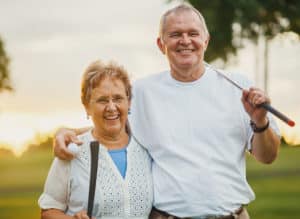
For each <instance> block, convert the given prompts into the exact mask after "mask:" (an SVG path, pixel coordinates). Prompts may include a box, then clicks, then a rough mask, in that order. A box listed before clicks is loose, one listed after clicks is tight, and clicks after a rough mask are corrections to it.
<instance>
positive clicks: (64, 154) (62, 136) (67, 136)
mask: <svg viewBox="0 0 300 219" xmlns="http://www.w3.org/2000/svg"><path fill="white" fill-rule="evenodd" d="M89 129H91V127H85V128H80V129H68V128H61V129H59V130H58V131H57V132H56V133H55V136H54V141H53V150H54V155H55V156H57V157H58V158H60V159H62V160H71V159H73V158H74V155H73V153H72V152H71V151H69V150H68V147H67V145H68V144H69V143H71V142H73V143H75V144H78V145H81V144H82V142H81V141H79V139H78V138H77V135H80V134H82V133H84V132H86V131H88V130H89Z"/></svg>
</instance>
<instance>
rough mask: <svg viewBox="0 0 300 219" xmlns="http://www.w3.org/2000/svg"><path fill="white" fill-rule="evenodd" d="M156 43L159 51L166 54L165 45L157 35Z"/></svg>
mask: <svg viewBox="0 0 300 219" xmlns="http://www.w3.org/2000/svg"><path fill="white" fill-rule="evenodd" d="M156 44H157V46H158V48H159V49H160V51H161V52H162V53H163V54H164V55H165V54H166V51H165V46H164V43H163V41H162V39H161V38H160V37H158V38H157V39H156Z"/></svg>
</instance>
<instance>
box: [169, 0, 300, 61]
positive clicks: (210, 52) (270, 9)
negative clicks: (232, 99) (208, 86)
mask: <svg viewBox="0 0 300 219" xmlns="http://www.w3.org/2000/svg"><path fill="white" fill-rule="evenodd" d="M171 1H172V0H169V2H171ZM186 2H189V3H190V4H191V5H193V6H194V7H195V8H197V9H198V10H199V11H200V12H201V13H202V15H203V16H204V18H205V20H206V23H207V26H208V30H209V32H210V36H211V41H212V42H211V43H210V45H209V47H208V49H207V51H206V53H205V59H206V61H208V62H211V61H214V60H216V59H218V58H219V59H222V60H223V61H225V62H226V61H227V60H228V58H229V57H230V55H235V54H236V52H237V50H238V49H239V48H241V47H242V46H243V41H242V39H249V40H251V41H252V42H254V43H257V40H258V38H259V37H260V36H264V37H265V38H266V39H268V40H269V39H272V38H273V37H275V36H277V35H278V34H280V33H284V32H288V31H292V32H294V33H296V34H297V35H298V36H299V33H300V13H299V11H300V1H298V0H265V1H259V0H251V1H248V0H209V1H206V0H186Z"/></svg>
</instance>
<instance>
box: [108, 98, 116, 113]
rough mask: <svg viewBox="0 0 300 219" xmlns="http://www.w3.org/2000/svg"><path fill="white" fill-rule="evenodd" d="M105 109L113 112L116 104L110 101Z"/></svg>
mask: <svg viewBox="0 0 300 219" xmlns="http://www.w3.org/2000/svg"><path fill="white" fill-rule="evenodd" d="M106 109H107V110H109V111H112V110H115V109H116V103H114V101H113V100H110V101H109V102H108V103H107V105H106Z"/></svg>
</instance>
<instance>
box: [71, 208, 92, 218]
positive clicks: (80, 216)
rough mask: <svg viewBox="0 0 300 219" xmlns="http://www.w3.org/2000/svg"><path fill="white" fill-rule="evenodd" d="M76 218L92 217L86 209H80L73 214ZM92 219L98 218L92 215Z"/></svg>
mask: <svg viewBox="0 0 300 219" xmlns="http://www.w3.org/2000/svg"><path fill="white" fill-rule="evenodd" d="M73 217H74V218H75V219H90V218H89V216H88V215H87V213H86V211H85V210H82V211H79V212H78V213H76V214H74V216H73ZM92 219H96V218H94V217H92Z"/></svg>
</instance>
